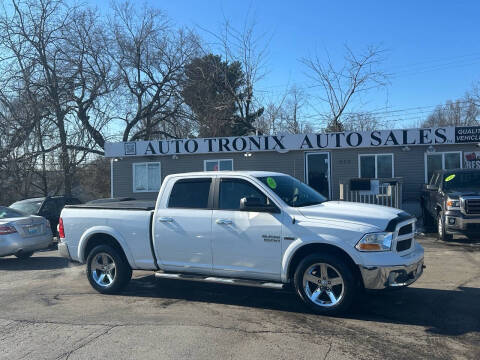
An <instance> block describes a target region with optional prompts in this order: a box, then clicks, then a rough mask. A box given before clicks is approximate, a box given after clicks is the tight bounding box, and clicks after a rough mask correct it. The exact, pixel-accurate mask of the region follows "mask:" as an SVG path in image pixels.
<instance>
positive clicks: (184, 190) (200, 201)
mask: <svg viewBox="0 0 480 360" xmlns="http://www.w3.org/2000/svg"><path fill="white" fill-rule="evenodd" d="M211 183H212V179H211V178H198V179H182V180H178V181H177V182H176V183H175V184H174V185H173V188H172V192H171V193H170V198H169V199H168V207H169V208H183V209H208V208H209V206H208V199H209V196H210V185H211Z"/></svg>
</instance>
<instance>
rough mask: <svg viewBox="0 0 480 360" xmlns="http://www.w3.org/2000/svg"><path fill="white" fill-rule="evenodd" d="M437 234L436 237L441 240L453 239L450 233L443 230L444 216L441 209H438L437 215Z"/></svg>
mask: <svg viewBox="0 0 480 360" xmlns="http://www.w3.org/2000/svg"><path fill="white" fill-rule="evenodd" d="M437 235H438V239H439V240H442V241H451V240H452V239H453V235H452V234H447V233H446V232H445V216H443V212H442V211H440V212H439V213H438V216H437Z"/></svg>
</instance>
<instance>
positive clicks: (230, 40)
mask: <svg viewBox="0 0 480 360" xmlns="http://www.w3.org/2000/svg"><path fill="white" fill-rule="evenodd" d="M248 15H249V14H247V16H246V17H245V21H244V23H243V26H242V27H241V28H240V29H237V28H235V27H233V26H232V25H231V23H230V21H229V20H228V19H226V18H224V21H223V24H222V26H221V29H220V31H219V32H218V33H214V32H211V31H208V30H205V29H203V30H205V31H206V32H208V33H209V34H210V35H212V36H213V37H214V39H215V40H216V45H217V46H218V48H219V51H221V52H222V58H223V59H225V62H226V63H234V62H239V63H240V64H241V65H242V71H243V73H244V82H243V86H242V89H241V91H237V88H236V84H229V83H228V79H225V82H226V87H227V88H229V87H230V88H231V89H230V91H231V94H232V96H234V98H235V102H236V106H237V109H238V119H237V127H238V128H239V129H240V130H239V132H240V133H246V132H254V131H255V130H256V129H255V123H256V121H257V119H259V118H260V117H261V116H262V114H263V112H264V110H265V109H264V107H263V106H262V105H261V104H260V103H259V101H258V99H257V97H256V94H255V87H256V85H257V83H258V81H259V80H261V79H262V78H263V77H264V76H265V73H266V60H267V55H268V48H269V43H270V39H269V34H267V33H263V34H259V33H258V31H257V25H256V22H255V18H254V17H250V16H248Z"/></svg>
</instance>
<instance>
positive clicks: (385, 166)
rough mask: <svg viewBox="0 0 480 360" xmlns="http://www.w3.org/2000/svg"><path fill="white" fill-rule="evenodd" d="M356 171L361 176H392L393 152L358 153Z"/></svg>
mask: <svg viewBox="0 0 480 360" xmlns="http://www.w3.org/2000/svg"><path fill="white" fill-rule="evenodd" d="M358 172H359V174H358V176H359V177H361V178H370V179H374V178H393V176H394V173H393V154H371V155H359V167H358Z"/></svg>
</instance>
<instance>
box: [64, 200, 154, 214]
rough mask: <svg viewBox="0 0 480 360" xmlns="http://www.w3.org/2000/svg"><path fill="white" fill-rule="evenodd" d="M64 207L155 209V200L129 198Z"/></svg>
mask: <svg viewBox="0 0 480 360" xmlns="http://www.w3.org/2000/svg"><path fill="white" fill-rule="evenodd" d="M65 207H66V208H77V209H78V208H88V209H106V210H144V211H151V210H155V201H148V200H131V201H113V202H105V203H100V204H79V205H67V206H65Z"/></svg>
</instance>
